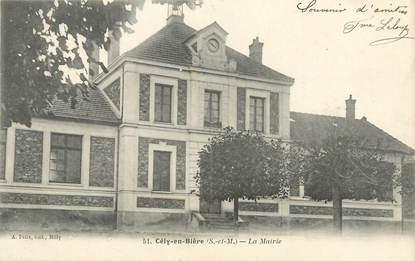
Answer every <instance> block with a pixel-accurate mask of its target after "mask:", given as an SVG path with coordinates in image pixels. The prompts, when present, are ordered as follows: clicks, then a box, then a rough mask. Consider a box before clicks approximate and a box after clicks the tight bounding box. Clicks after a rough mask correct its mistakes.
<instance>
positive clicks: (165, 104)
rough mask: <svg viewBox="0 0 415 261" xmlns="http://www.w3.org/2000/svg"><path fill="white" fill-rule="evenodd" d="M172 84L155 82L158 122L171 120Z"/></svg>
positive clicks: (156, 118)
mask: <svg viewBox="0 0 415 261" xmlns="http://www.w3.org/2000/svg"><path fill="white" fill-rule="evenodd" d="M172 87H173V86H171V85H165V84H158V83H156V84H155V109H154V110H155V117H154V120H155V121H158V122H168V123H170V122H171V96H172Z"/></svg>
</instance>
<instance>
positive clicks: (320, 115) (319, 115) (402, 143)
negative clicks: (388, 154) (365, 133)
mask: <svg viewBox="0 0 415 261" xmlns="http://www.w3.org/2000/svg"><path fill="white" fill-rule="evenodd" d="M293 114H294V115H295V114H298V115H304V116H314V117H320V118H331V119H333V120H341V121H342V122H347V121H348V120H347V119H346V117H339V116H332V115H324V114H315V113H306V112H295V111H291V112H290V116H292V115H293ZM352 122H353V123H360V124H362V125H360V126H362V127H363V126H368V127H369V128H371V129H372V131H373V130H376V131H378V132H379V134H380V135H381V136H384V138H383V139H384V140H385V141H387V139H392V141H393V142H395V143H397V144H399V146H402V147H403V148H402V149H401V151H405V152H406V153H408V151H409V154H413V153H415V150H414V149H413V148H412V147H410V146H408V145H407V144H405V143H404V142H402V141H400V140H398V139H397V138H395V137H394V136H392V135H391V134H389V133H387V132H386V131H384V130H383V129H382V128H380V127H378V126H376V125H375V124H373V123H372V122H370V121H369V120H367V119H366V120H363V119H353V121H352ZM355 127H356V126H355ZM385 137H386V138H385ZM388 144H390V141H389V142H388ZM391 150H393V149H391Z"/></svg>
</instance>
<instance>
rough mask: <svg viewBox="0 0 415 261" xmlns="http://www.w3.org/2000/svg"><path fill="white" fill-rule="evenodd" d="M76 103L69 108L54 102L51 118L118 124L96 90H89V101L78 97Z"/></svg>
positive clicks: (106, 103)
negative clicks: (73, 106)
mask: <svg viewBox="0 0 415 261" xmlns="http://www.w3.org/2000/svg"><path fill="white" fill-rule="evenodd" d="M77 101H78V103H77V104H76V105H75V108H71V105H70V103H69V102H64V101H61V100H56V101H55V103H54V104H53V106H52V108H51V113H52V115H51V117H52V118H68V119H73V120H87V121H95V122H102V123H110V124H116V123H119V120H118V118H117V116H116V115H115V114H114V112H113V111H112V109H111V105H110V104H109V102H108V101H107V100H106V99H105V97H104V96H103V94H102V93H101V91H100V90H98V89H90V90H89V101H87V100H84V99H83V98H82V97H81V95H78V98H77Z"/></svg>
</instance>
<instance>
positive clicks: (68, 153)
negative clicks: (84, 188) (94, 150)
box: [49, 133, 82, 184]
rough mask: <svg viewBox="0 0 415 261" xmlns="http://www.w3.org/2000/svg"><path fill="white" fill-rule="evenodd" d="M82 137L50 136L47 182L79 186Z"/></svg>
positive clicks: (55, 134) (54, 134)
mask: <svg viewBox="0 0 415 261" xmlns="http://www.w3.org/2000/svg"><path fill="white" fill-rule="evenodd" d="M81 152H82V137H81V136H76V135H66V134H57V133H52V134H51V146H50V164H49V182H53V183H72V184H81Z"/></svg>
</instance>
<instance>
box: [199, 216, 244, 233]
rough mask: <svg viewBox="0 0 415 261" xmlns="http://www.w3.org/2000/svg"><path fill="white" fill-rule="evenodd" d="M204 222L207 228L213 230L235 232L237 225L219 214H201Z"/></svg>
mask: <svg viewBox="0 0 415 261" xmlns="http://www.w3.org/2000/svg"><path fill="white" fill-rule="evenodd" d="M202 216H203V217H204V218H205V220H206V224H207V227H208V228H209V229H214V230H223V231H230V230H236V229H237V225H236V224H235V222H234V221H233V219H232V218H228V217H226V216H223V215H220V214H202Z"/></svg>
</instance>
